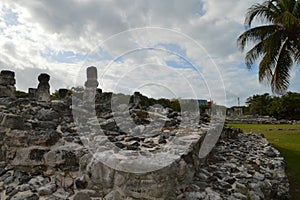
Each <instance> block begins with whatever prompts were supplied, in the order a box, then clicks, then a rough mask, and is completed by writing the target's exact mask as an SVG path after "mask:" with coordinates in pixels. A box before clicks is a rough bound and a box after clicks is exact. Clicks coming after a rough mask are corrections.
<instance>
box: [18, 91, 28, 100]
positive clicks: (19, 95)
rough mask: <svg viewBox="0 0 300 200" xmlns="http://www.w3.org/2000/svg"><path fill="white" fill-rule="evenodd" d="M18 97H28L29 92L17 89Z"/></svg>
mask: <svg viewBox="0 0 300 200" xmlns="http://www.w3.org/2000/svg"><path fill="white" fill-rule="evenodd" d="M16 97H17V98H27V97H28V93H26V92H23V91H19V90H17V91H16Z"/></svg>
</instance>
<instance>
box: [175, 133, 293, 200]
mask: <svg viewBox="0 0 300 200" xmlns="http://www.w3.org/2000/svg"><path fill="white" fill-rule="evenodd" d="M226 130H228V128H227V129H225V130H224V134H223V139H222V140H220V141H219V142H218V144H217V145H216V147H215V148H214V150H213V152H212V153H211V155H210V156H209V157H208V160H207V163H206V164H205V165H204V166H202V167H201V169H200V171H199V173H197V174H196V176H195V179H194V181H193V184H191V185H189V187H187V189H186V190H187V191H185V192H184V193H182V194H180V195H178V197H177V199H232V200H234V199H245V200H248V199H251V200H259V199H261V200H262V199H289V182H288V179H287V176H286V174H285V168H286V163H285V161H284V159H283V158H282V157H281V156H280V154H279V152H278V151H277V150H276V149H274V148H273V147H272V146H271V145H270V144H269V142H268V141H267V139H265V138H264V137H263V136H262V135H256V134H245V133H236V134H232V133H229V132H228V133H229V134H227V133H226ZM226 135H227V136H226ZM224 136H225V137H224Z"/></svg>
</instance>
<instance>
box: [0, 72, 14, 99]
mask: <svg viewBox="0 0 300 200" xmlns="http://www.w3.org/2000/svg"><path fill="white" fill-rule="evenodd" d="M15 84H16V80H15V72H12V71H8V70H3V71H1V73H0V97H11V98H15V97H16V94H15V93H16V87H15Z"/></svg>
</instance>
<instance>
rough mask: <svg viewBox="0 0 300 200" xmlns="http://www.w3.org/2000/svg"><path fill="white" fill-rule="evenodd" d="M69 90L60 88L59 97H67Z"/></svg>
mask: <svg viewBox="0 0 300 200" xmlns="http://www.w3.org/2000/svg"><path fill="white" fill-rule="evenodd" d="M68 92H69V90H68V89H59V90H58V95H59V98H61V99H64V98H66V97H67V95H68Z"/></svg>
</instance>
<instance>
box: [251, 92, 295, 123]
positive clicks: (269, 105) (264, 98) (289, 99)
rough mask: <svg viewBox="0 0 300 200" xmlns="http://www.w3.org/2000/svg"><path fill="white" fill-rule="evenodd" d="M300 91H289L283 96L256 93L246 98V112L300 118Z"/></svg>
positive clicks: (278, 117) (292, 118)
mask: <svg viewBox="0 0 300 200" xmlns="http://www.w3.org/2000/svg"><path fill="white" fill-rule="evenodd" d="M299 103H300V93H296V92H288V93H287V94H285V95H282V96H271V95H270V94H268V93H265V94H261V95H259V94H256V95H253V96H251V97H249V98H247V100H246V105H247V107H246V109H245V110H246V113H247V112H250V113H251V114H257V115H262V116H266V115H268V116H272V117H275V118H276V119H289V120H300V106H299Z"/></svg>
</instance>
